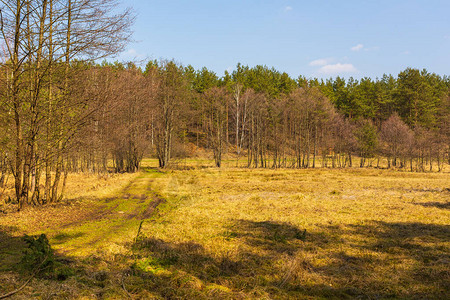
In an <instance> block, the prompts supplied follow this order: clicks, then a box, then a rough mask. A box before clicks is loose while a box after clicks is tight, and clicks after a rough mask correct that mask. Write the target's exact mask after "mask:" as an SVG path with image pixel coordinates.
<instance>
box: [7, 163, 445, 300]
mask: <svg viewBox="0 0 450 300" xmlns="http://www.w3.org/2000/svg"><path fill="white" fill-rule="evenodd" d="M145 165H146V167H145V168H144V169H143V171H141V172H140V173H137V174H131V175H130V174H121V175H113V176H109V177H108V178H102V177H99V176H97V175H83V174H74V175H70V176H69V185H68V194H67V196H68V199H67V201H64V202H63V203H61V204H57V205H54V206H48V207H44V208H28V209H26V210H24V211H21V212H18V213H17V212H9V213H7V214H2V215H1V216H0V294H4V293H7V292H9V291H12V290H14V289H15V288H17V287H19V286H20V285H21V284H22V283H23V282H25V281H26V279H27V278H28V277H27V276H26V274H24V273H23V272H21V271H20V268H19V267H18V266H20V264H21V257H22V253H23V249H24V248H25V247H26V244H25V243H24V240H23V235H24V234H28V235H37V234H41V233H44V234H46V235H47V237H48V239H49V242H50V245H51V246H52V248H53V249H54V251H55V261H57V262H59V263H60V264H62V265H64V266H65V267H66V269H67V270H68V271H67V270H66V271H65V275H64V276H58V277H57V278H53V277H52V278H50V277H48V276H44V275H38V276H36V277H35V278H34V279H32V280H31V282H30V283H29V284H28V285H27V286H26V287H25V288H24V289H23V290H21V291H20V292H18V293H17V294H15V295H14V297H15V298H16V299H30V298H37V299H51V298H55V299H61V298H62V299H64V298H69V299H70V298H77V299H78V298H85V299H96V298H102V299H105V298H106V299H108V298H113V299H116V298H118V299H120V298H133V299H149V298H150V299H151V298H157V299H158V298H186V299H198V298H200V299H201V298H205V299H207V298H224V299H248V298H257V299H261V298H262V299H271V298H275V299H285V298H292V299H298V298H307V299H308V298H311V299H316V298H348V299H351V298H358V297H359V298H427V299H431V298H434V299H444V298H447V299H448V298H450V292H449V291H450V271H449V270H450V225H449V224H450V211H449V209H450V202H449V199H450V190H449V188H450V186H449V173H407V172H398V171H393V170H380V169H359V168H353V169H342V170H338V169H306V170H291V169H277V170H268V169H242V168H241V169H239V168H233V167H226V168H223V169H216V168H206V167H201V166H200V165H199V164H196V163H191V164H190V165H191V166H192V167H190V168H184V169H183V170H167V171H160V170H158V169H156V168H152V166H155V165H156V161H154V160H146V164H145ZM230 165H231V163H230Z"/></svg>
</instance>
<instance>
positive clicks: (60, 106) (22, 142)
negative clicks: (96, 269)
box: [0, 50, 450, 206]
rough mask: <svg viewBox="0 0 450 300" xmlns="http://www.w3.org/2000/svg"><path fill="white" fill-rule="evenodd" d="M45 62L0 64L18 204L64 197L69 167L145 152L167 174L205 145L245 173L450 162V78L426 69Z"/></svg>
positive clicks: (5, 155) (97, 165)
mask: <svg viewBox="0 0 450 300" xmlns="http://www.w3.org/2000/svg"><path fill="white" fill-rule="evenodd" d="M64 51H68V50H64ZM43 52H44V53H51V51H47V50H46V51H43ZM54 55H55V54H54ZM62 55H63V57H64V55H65V56H66V57H67V53H66V52H63V53H62ZM40 56H42V54H40V55H39V57H36V59H39V60H42V62H41V61H28V60H23V62H21V63H20V69H19V70H18V74H16V75H14V74H13V73H14V72H13V71H14V70H15V69H13V68H14V67H15V66H14V64H12V63H11V61H8V62H6V63H4V64H3V65H2V66H1V69H2V90H1V91H2V95H1V96H2V106H1V112H0V113H1V114H0V117H1V119H2V122H1V125H2V130H1V140H0V141H1V152H0V154H1V165H0V166H1V181H0V183H1V184H3V182H5V180H6V179H5V178H7V177H8V175H9V174H10V173H12V175H13V177H14V181H15V192H16V194H15V195H16V199H19V203H20V206H22V205H23V204H30V203H31V204H34V205H37V204H44V203H50V202H55V201H58V199H61V197H62V195H63V193H64V187H65V181H66V178H67V174H68V173H70V172H93V173H107V172H119V173H120V172H136V171H138V170H139V167H140V164H141V161H142V159H143V158H144V157H156V158H157V159H158V161H159V167H160V168H165V167H168V166H170V164H171V162H175V163H176V162H179V161H180V160H182V159H183V158H187V157H195V155H196V154H195V153H196V151H197V150H198V149H203V150H204V151H206V152H205V153H206V154H204V155H206V156H210V157H211V158H213V159H214V164H215V166H217V167H220V166H221V162H222V159H223V156H224V155H225V154H229V155H232V156H233V158H234V159H235V160H236V165H237V166H238V165H239V166H242V167H247V168H315V167H319V166H320V167H326V168H344V167H352V166H359V167H387V168H396V169H403V170H407V171H411V172H414V171H417V172H423V171H441V170H442V168H443V165H444V164H448V163H449V159H450V158H449V149H450V142H449V141H450V140H449V138H450V131H449V130H450V129H449V128H450V127H449V120H450V117H449V113H450V79H449V77H447V76H444V77H441V76H439V75H437V74H434V73H429V72H428V71H427V70H422V71H420V70H417V69H412V68H408V69H406V70H404V71H402V72H400V73H399V74H398V76H397V77H394V76H392V75H384V76H383V77H382V78H381V79H378V78H377V79H370V78H362V79H360V80H357V79H353V78H349V79H348V80H345V79H344V78H341V77H337V78H335V79H328V80H318V79H316V78H313V79H307V78H304V77H299V78H297V79H293V78H291V77H290V76H289V75H288V74H286V73H282V72H279V71H277V70H275V69H274V68H268V67H266V66H255V67H248V66H244V65H241V64H238V65H237V66H236V68H235V70H233V71H232V72H231V73H229V72H225V74H224V75H223V76H222V77H219V76H218V75H217V74H215V73H214V72H212V71H210V70H208V69H207V68H206V67H205V68H202V69H201V70H195V69H194V68H193V67H192V66H187V67H184V66H182V65H181V64H178V63H176V62H174V61H150V62H148V63H147V64H146V66H145V68H140V67H137V66H136V65H135V64H133V63H131V62H130V63H119V62H115V63H108V62H107V61H104V62H102V63H100V64H97V63H88V62H83V61H78V60H73V61H72V60H70V59H69V58H65V59H63V60H62V61H61V60H57V61H56V62H52V61H50V60H48V59H46V58H43V57H40ZM17 59H18V58H16V60H17ZM14 76H16V77H17V78H15V77H14ZM208 153H209V154H208ZM355 160H356V161H355ZM52 174H53V175H52Z"/></svg>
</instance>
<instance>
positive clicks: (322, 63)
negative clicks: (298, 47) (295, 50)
mask: <svg viewBox="0 0 450 300" xmlns="http://www.w3.org/2000/svg"><path fill="white" fill-rule="evenodd" d="M328 62H329V60H328V59H326V58H321V59H316V60H313V61H312V62H310V63H309V65H310V66H311V67H317V66H325V65H326V64H327V63H328Z"/></svg>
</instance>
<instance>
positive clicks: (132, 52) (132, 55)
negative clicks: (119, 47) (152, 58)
mask: <svg viewBox="0 0 450 300" xmlns="http://www.w3.org/2000/svg"><path fill="white" fill-rule="evenodd" d="M122 56H124V57H125V58H132V59H136V58H144V55H143V54H142V53H139V52H137V51H136V49H134V48H130V49H128V50H127V51H125V52H123V54H122Z"/></svg>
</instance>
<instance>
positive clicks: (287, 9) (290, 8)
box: [284, 6, 293, 11]
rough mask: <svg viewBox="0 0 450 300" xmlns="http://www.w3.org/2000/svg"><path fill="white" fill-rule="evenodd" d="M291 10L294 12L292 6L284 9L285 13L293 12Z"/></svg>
mask: <svg viewBox="0 0 450 300" xmlns="http://www.w3.org/2000/svg"><path fill="white" fill-rule="evenodd" d="M291 10H293V8H292V6H286V7H285V8H284V11H291Z"/></svg>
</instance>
